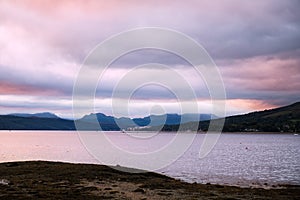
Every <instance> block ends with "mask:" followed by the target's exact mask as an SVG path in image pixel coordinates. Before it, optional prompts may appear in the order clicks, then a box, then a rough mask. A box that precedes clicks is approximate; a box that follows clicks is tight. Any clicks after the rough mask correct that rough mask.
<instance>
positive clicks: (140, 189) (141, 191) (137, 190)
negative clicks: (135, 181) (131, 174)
mask: <svg viewBox="0 0 300 200" xmlns="http://www.w3.org/2000/svg"><path fill="white" fill-rule="evenodd" d="M133 192H140V193H143V194H144V193H145V190H144V189H142V188H137V189H135V190H133Z"/></svg>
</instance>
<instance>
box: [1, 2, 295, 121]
mask: <svg viewBox="0 0 300 200" xmlns="http://www.w3.org/2000/svg"><path fill="white" fill-rule="evenodd" d="M299 8H300V2H299V1H298V0H284V1H282V0H265V1H240V0H225V1H221V0H213V1H211V0H204V1H202V0H198V1H193V0H191V1H176V0H175V1H174V0H172V1H171V0H166V1H156V0H154V1H147V0H146V1H138V0H126V1H121V0H119V1H117V0H112V1H104V0H103V1H101V0H100V1H89V0H75V1H66V0H62V1H56V0H51V1H50V0H45V1H38V0H20V1H15V0H0V114H8V113H16V112H18V113H20V112H21V113H24V112H26V113H36V112H46V111H47V112H48V111H49V112H53V113H56V114H57V115H59V116H60V117H65V118H72V116H73V114H72V92H73V85H74V82H75V80H76V77H77V75H78V73H79V71H80V69H81V67H82V64H83V62H84V59H85V58H86V57H87V56H88V54H89V52H91V51H92V50H93V49H94V48H95V46H96V45H98V44H99V43H101V42H102V41H104V40H105V39H107V38H109V37H111V36H112V35H115V34H117V33H120V32H122V31H126V30H130V29H134V28H142V27H161V28H167V29H172V30H176V31H179V32H181V33H183V34H186V35H188V36H189V37H191V38H192V39H194V40H195V41H197V42H198V43H199V44H201V45H202V46H203V47H204V48H205V49H206V51H207V52H208V53H209V55H210V56H211V58H212V59H213V60H214V62H215V63H216V65H217V66H218V69H219V71H220V74H221V76H222V79H223V82H224V87H225V90H226V108H227V110H226V111H227V115H234V114H239V113H247V112H251V111H255V110H264V109H269V108H274V107H278V106H284V105H288V104H291V103H294V102H297V101H299V97H300V12H298V9H299ZM145 63H161V64H164V65H168V66H169V67H170V68H172V69H174V70H175V71H176V72H178V73H180V74H181V75H182V76H184V77H186V78H187V79H188V80H189V83H190V84H191V85H192V87H193V89H194V90H195V92H196V94H197V103H198V105H199V110H198V111H191V112H201V113H209V112H211V107H212V105H211V98H210V95H209V91H208V90H207V87H206V85H205V82H204V80H203V79H201V77H199V76H197V75H196V74H195V73H194V72H193V69H192V68H191V66H190V65H189V64H188V63H187V62H185V61H184V60H182V59H181V58H179V57H178V56H176V55H172V54H170V53H168V52H162V51H157V50H151V49H145V50H141V51H137V52H132V53H130V54H128V55H125V56H123V57H121V58H120V59H118V60H116V62H114V63H112V65H111V66H110V68H109V69H108V70H107V71H106V72H105V74H104V76H103V77H102V79H101V80H100V81H99V84H98V87H97V91H96V94H95V112H103V113H106V114H112V98H113V97H112V93H113V92H114V86H115V84H116V83H117V82H118V80H120V79H121V78H122V77H123V76H124V74H126V73H128V72H129V71H130V69H132V68H133V67H135V66H138V65H141V64H145ZM160 73H162V72H161V71H159V69H154V68H149V69H145V71H144V72H143V75H149V76H156V74H160ZM139 78H140V79H142V78H143V76H142V75H141V76H139ZM179 85H180V84H179ZM124 101H128V99H124ZM185 103H188V102H185ZM159 106H161V107H159ZM160 108H162V109H163V110H164V111H165V112H172V113H173V112H179V110H180V108H179V104H178V101H177V100H176V96H174V95H173V94H172V91H168V90H167V89H166V88H163V87H159V86H157V85H152V86H151V85H150V86H144V87H140V88H139V89H138V90H137V91H136V92H135V93H134V94H133V96H132V98H131V99H130V104H129V108H128V109H129V110H130V112H129V113H130V114H129V115H130V116H145V115H147V114H149V113H151V112H159V110H160ZM160 111H161V110H160ZM82 114H84V112H83V113H82ZM86 114H89V113H86Z"/></svg>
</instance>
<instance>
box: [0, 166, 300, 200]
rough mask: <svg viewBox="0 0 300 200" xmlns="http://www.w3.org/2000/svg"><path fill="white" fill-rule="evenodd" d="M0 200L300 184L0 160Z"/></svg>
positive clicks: (230, 192) (173, 194)
mask: <svg viewBox="0 0 300 200" xmlns="http://www.w3.org/2000/svg"><path fill="white" fill-rule="evenodd" d="M127 170H130V169H127ZM0 199H1V200H4V199H300V186H282V187H279V188H277V189H268V190H266V189H262V188H259V189H258V188H252V189H251V188H239V187H232V186H222V185H202V184H189V183H185V182H181V181H179V180H175V179H173V178H169V177H167V176H164V175H159V174H156V173H151V172H148V173H127V172H122V171H119V170H115V169H113V168H110V167H107V166H103V165H90V164H69V163H60V162H44V161H33V162H14V163H1V164H0Z"/></svg>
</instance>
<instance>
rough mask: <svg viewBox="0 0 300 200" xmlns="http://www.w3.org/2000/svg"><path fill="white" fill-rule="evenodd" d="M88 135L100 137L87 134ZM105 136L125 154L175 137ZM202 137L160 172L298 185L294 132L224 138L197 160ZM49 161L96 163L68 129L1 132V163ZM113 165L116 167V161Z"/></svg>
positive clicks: (299, 152)
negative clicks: (132, 139) (149, 139)
mask: <svg viewBox="0 0 300 200" xmlns="http://www.w3.org/2000/svg"><path fill="white" fill-rule="evenodd" d="M87 134H101V133H99V132H89V133H87ZM109 137H110V138H111V140H112V141H113V142H114V144H117V145H119V146H121V147H122V148H125V149H126V150H129V151H136V150H138V151H142V152H147V150H149V149H151V150H153V149H155V148H161V147H162V146H163V145H164V144H166V143H167V142H170V141H171V140H172V138H173V137H174V135H172V134H168V133H166V134H162V135H161V137H160V139H159V140H155V139H154V140H152V141H153V142H152V143H151V142H150V143H149V142H147V141H145V140H146V139H145V138H141V140H143V142H137V141H135V143H134V145H131V144H130V143H128V141H127V136H126V135H124V134H123V135H122V133H118V132H112V133H109ZM203 138H204V135H197V137H196V139H195V141H194V143H193V145H192V146H191V147H190V148H189V150H188V151H187V152H185V154H184V155H183V156H182V157H181V158H180V159H178V160H177V161H176V162H174V163H173V164H172V165H170V166H168V167H166V168H164V169H161V170H160V171H159V172H161V173H164V174H167V175H169V176H172V177H175V178H180V179H183V180H185V181H188V182H200V183H207V182H210V183H222V184H224V183H227V184H236V185H249V184H253V183H254V184H263V183H268V184H298V185H299V184H300V148H299V144H300V136H299V135H293V134H222V135H221V137H220V140H219V141H218V143H217V145H216V146H215V148H214V149H213V151H212V152H211V153H210V154H209V155H208V156H207V157H205V158H203V159H199V157H198V153H199V149H200V146H201V142H202V141H203ZM19 160H51V161H66V162H76V163H78V162H79V163H98V161H97V160H95V159H94V158H93V157H92V156H91V155H89V154H88V152H87V151H86V149H85V148H84V146H83V145H82V144H81V142H80V139H79V137H78V135H77V133H76V132H72V131H11V132H9V131H1V132H0V162H7V161H19ZM116 164H117V163H116Z"/></svg>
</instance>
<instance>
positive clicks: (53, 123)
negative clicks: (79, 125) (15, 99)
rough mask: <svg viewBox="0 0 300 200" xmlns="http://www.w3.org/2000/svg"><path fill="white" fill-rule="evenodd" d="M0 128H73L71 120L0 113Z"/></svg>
mask: <svg viewBox="0 0 300 200" xmlns="http://www.w3.org/2000/svg"><path fill="white" fill-rule="evenodd" d="M0 130H75V125H74V122H73V121H72V120H66V119H61V118H44V117H36V116H34V117H19V116H13V115H0Z"/></svg>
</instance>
